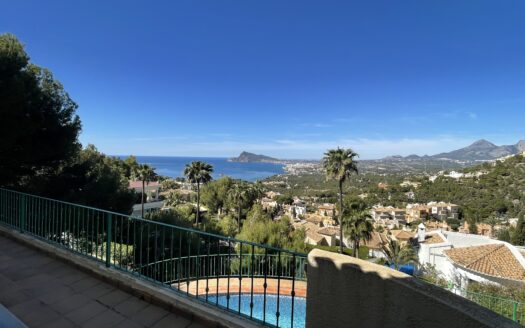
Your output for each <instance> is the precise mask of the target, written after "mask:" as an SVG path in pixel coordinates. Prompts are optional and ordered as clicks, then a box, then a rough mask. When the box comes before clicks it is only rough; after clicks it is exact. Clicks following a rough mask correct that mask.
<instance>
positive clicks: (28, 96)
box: [0, 34, 81, 188]
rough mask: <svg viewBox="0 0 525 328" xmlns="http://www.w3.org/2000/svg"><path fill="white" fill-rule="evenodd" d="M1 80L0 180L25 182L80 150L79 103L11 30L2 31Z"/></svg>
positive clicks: (49, 171) (17, 184) (15, 184)
mask: <svg viewBox="0 0 525 328" xmlns="http://www.w3.org/2000/svg"><path fill="white" fill-rule="evenodd" d="M0 85H1V88H0V117H1V118H2V119H1V120H0V131H2V137H1V138H0V185H2V186H6V187H10V188H20V187H22V186H23V185H24V184H25V183H27V182H26V180H27V178H28V177H33V176H38V175H43V174H44V175H46V174H52V173H53V172H54V171H55V169H56V167H58V166H61V165H64V164H66V163H67V162H68V161H69V160H71V159H72V158H74V157H75V156H76V155H77V154H78V152H79V150H80V148H81V147H80V143H79V142H78V135H79V133H80V130H81V123H80V119H79V117H78V116H77V115H76V113H75V112H76V109H77V107H78V106H77V104H76V103H75V102H74V101H73V100H72V99H71V98H70V97H69V94H68V93H67V92H66V91H65V90H64V88H63V86H62V84H61V83H60V82H59V81H57V80H55V79H54V77H53V74H52V73H51V72H50V71H49V70H47V69H45V68H41V67H39V66H37V65H35V64H33V63H30V62H29V56H28V55H27V54H26V52H25V51H24V46H23V45H22V44H21V43H20V41H18V39H17V38H16V37H15V36H14V35H11V34H1V35H0Z"/></svg>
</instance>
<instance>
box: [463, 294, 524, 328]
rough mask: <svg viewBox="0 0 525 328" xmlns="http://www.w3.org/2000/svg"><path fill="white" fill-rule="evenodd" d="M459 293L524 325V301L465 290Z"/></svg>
mask: <svg viewBox="0 0 525 328" xmlns="http://www.w3.org/2000/svg"><path fill="white" fill-rule="evenodd" d="M459 293H460V295H462V296H463V297H465V298H466V299H469V300H471V301H472V302H474V303H477V304H479V305H481V306H483V307H486V308H487V309H489V310H491V311H494V312H496V313H498V314H499V315H502V316H504V317H506V318H509V319H511V320H514V321H516V322H518V323H520V324H522V325H524V326H525V320H524V319H525V303H522V302H518V301H515V300H511V299H506V298H501V297H497V296H492V295H487V294H480V293H475V292H471V291H467V290H461V291H460V292H459Z"/></svg>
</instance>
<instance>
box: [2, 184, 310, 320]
mask: <svg viewBox="0 0 525 328" xmlns="http://www.w3.org/2000/svg"><path fill="white" fill-rule="evenodd" d="M0 223H2V224H3V225H6V226H9V227H11V228H14V229H17V230H19V231H20V232H22V233H26V234H30V235H32V236H35V237H37V238H40V239H42V240H44V241H46V242H49V243H53V244H55V245H59V246H61V247H64V248H66V249H68V250H70V251H72V252H75V253H77V254H81V255H83V256H85V257H87V258H89V259H91V260H94V261H98V262H101V263H104V264H105V265H106V266H107V267H113V268H116V269H119V270H123V271H125V272H128V273H129V274H133V275H135V276H138V277H140V278H142V279H147V280H149V281H152V282H155V283H158V284H161V285H163V286H165V287H166V288H169V289H171V290H173V291H175V292H179V293H183V294H184V295H187V296H188V297H192V298H195V299H197V300H199V301H202V302H206V303H208V304H213V305H216V306H218V307H220V308H223V309H225V310H227V311H230V312H235V313H237V314H239V315H241V316H244V317H247V318H249V319H251V320H254V321H258V322H261V323H263V324H265V325H268V326H277V327H284V326H287V327H294V325H295V326H302V325H303V324H304V317H297V313H295V312H296V311H295V306H294V305H295V302H296V298H297V296H296V282H297V281H304V280H305V279H306V274H305V258H306V255H305V254H301V253H296V252H292V251H288V250H284V249H279V248H274V247H270V246H267V245H262V244H257V243H252V242H249V241H243V240H237V239H234V238H228V237H224V236H220V235H215V234H210V233H206V232H202V231H199V230H194V229H188V228H183V227H178V226H174V225H169V224H164V223H160V222H155V221H151V220H146V219H142V218H136V217H132V216H128V215H123V214H119V213H113V212H110V211H105V210H100V209H97V208H92V207H88V206H83V205H78V204H72V203H67V202H62V201H57V200H53V199H49V198H45V197H40V196H34V195H29V194H25V193H21V192H16V191H11V190H7V189H2V188H0ZM220 279H222V280H225V281H226V282H227V291H226V293H225V295H224V296H225V297H226V300H227V301H226V303H225V304H221V302H219V298H220V296H221V295H220V293H219V285H218V284H219V281H220ZM255 279H259V280H261V279H262V281H263V284H262V286H256V285H255V282H256V281H255ZM246 280H248V282H245V281H246ZM215 281H216V282H217V284H216V290H215V291H214V290H212V288H209V287H208V284H209V283H210V282H215ZM231 281H232V282H234V281H235V283H236V285H237V287H236V289H230V282H231ZM271 281H274V282H275V281H276V282H277V289H276V293H277V295H272V297H276V299H277V301H276V304H272V305H271V306H270V305H269V304H267V298H268V297H269V288H268V286H269V283H270V282H271ZM284 281H288V282H289V285H290V286H291V291H288V289H282V288H281V284H283V283H284ZM199 283H200V284H201V287H202V284H203V283H204V284H205V286H206V288H205V289H202V288H199ZM243 284H244V288H243ZM254 287H259V288H254ZM260 287H262V290H263V291H262V293H261V294H262V295H263V300H262V301H260V298H258V297H256V296H257V294H259V293H260ZM246 289H247V290H248V291H246ZM282 290H286V294H282ZM234 296H235V297H238V303H237V302H236V304H230V303H232V302H230V299H231V298H232V297H234ZM241 296H244V297H245V298H242V297H241ZM246 298H247V299H248V301H249V302H248V301H247V302H248V303H249V306H248V307H246V306H245V305H246V304H241V302H242V301H246V300H245V299H246ZM241 299H242V300H241ZM284 299H287V300H290V306H286V307H285V306H281V305H280V304H281V302H283V300H284ZM245 308H248V309H249V310H245ZM261 308H262V312H263V315H262V316H260V315H259V313H254V309H261ZM270 311H271V312H274V313H273V315H271V314H270Z"/></svg>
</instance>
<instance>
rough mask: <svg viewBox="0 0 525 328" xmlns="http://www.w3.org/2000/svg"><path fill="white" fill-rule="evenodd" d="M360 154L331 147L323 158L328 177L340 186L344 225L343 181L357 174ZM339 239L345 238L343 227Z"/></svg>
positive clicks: (341, 215) (340, 218) (340, 210)
mask: <svg viewBox="0 0 525 328" xmlns="http://www.w3.org/2000/svg"><path fill="white" fill-rule="evenodd" d="M357 156H358V155H357V154H356V153H354V151H353V150H352V149H341V148H337V149H330V150H328V152H326V153H325V155H324V158H323V167H324V169H325V171H326V177H327V179H333V180H336V181H337V183H338V186H339V225H341V226H342V225H343V215H344V208H343V183H344V182H345V181H346V180H347V179H348V177H349V176H350V175H351V174H352V173H356V174H357V162H356V161H355V158H356V157H357ZM339 240H343V229H340V232H339ZM339 252H340V253H341V254H342V253H343V243H340V250H339Z"/></svg>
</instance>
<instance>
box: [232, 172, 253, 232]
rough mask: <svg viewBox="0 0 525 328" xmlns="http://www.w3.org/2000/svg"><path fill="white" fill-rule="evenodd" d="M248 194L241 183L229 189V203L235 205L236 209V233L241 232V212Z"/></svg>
mask: <svg viewBox="0 0 525 328" xmlns="http://www.w3.org/2000/svg"><path fill="white" fill-rule="evenodd" d="M248 193H249V190H248V188H247V187H246V185H245V184H244V183H242V182H237V183H235V184H234V185H233V188H232V189H230V194H229V195H228V196H229V197H230V200H231V202H232V203H233V204H234V205H235V207H236V209H237V226H238V227H237V229H238V232H241V210H242V205H243V203H245V202H246V201H247V200H248V198H249V195H248Z"/></svg>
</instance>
